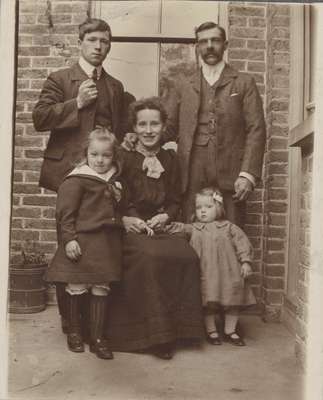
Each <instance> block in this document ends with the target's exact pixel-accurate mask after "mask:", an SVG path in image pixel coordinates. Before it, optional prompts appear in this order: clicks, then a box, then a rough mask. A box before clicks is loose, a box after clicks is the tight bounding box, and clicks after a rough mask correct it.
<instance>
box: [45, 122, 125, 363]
mask: <svg viewBox="0 0 323 400" xmlns="http://www.w3.org/2000/svg"><path fill="white" fill-rule="evenodd" d="M120 166H121V162H120V158H119V149H118V145H117V141H116V138H115V136H114V135H113V134H112V133H110V132H109V131H108V130H107V129H105V128H97V129H95V130H94V131H92V132H91V133H90V135H89V139H88V142H87V144H86V147H85V159H84V161H83V162H82V163H80V164H79V165H78V166H77V167H76V168H75V169H74V170H73V171H72V172H71V173H70V174H69V175H67V177H66V178H65V180H64V181H63V183H62V184H61V186H60V187H59V190H58V195H57V206H56V222H57V235H58V248H57V251H56V253H55V256H54V258H53V260H52V262H51V264H50V266H49V269H48V271H47V273H46V280H47V281H52V282H64V283H66V292H67V297H68V304H67V307H68V319H69V321H68V322H69V332H68V334H67V344H68V348H69V350H71V351H74V352H84V343H83V338H82V335H81V304H82V297H83V296H82V295H83V294H85V293H87V292H88V291H90V293H91V296H90V329H89V331H90V340H91V342H90V351H91V352H93V353H95V354H96V355H97V357H99V358H103V359H112V358H113V354H112V352H111V351H110V349H109V348H108V345H107V341H106V340H105V339H104V338H103V331H104V324H105V319H106V314H107V296H108V293H109V290H110V287H109V285H110V283H111V282H114V281H119V280H120V276H121V260H122V258H121V256H122V254H121V232H122V223H121V218H120V215H119V214H118V203H119V202H120V200H121V191H122V186H121V184H120V182H118V180H117V179H118V176H119V174H120V172H121V167H120Z"/></svg>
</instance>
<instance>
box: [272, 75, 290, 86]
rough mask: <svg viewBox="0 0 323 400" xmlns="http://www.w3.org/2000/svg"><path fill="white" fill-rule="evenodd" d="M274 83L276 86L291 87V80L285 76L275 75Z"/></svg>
mask: <svg viewBox="0 0 323 400" xmlns="http://www.w3.org/2000/svg"><path fill="white" fill-rule="evenodd" d="M273 85H274V86H275V87H276V88H286V89H287V88H289V80H288V79H286V77H285V76H280V75H274V77H273Z"/></svg>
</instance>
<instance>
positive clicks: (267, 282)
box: [264, 277, 284, 289]
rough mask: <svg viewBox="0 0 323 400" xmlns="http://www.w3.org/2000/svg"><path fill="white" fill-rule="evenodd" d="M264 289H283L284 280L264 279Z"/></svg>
mask: <svg viewBox="0 0 323 400" xmlns="http://www.w3.org/2000/svg"><path fill="white" fill-rule="evenodd" d="M264 287H265V288H267V289H284V279H282V278H269V277H265V279H264Z"/></svg>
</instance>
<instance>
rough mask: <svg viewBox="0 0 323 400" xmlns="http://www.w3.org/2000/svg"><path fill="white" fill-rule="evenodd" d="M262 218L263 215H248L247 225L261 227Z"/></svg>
mask: <svg viewBox="0 0 323 400" xmlns="http://www.w3.org/2000/svg"><path fill="white" fill-rule="evenodd" d="M261 223H262V216H261V214H247V216H246V224H248V225H261Z"/></svg>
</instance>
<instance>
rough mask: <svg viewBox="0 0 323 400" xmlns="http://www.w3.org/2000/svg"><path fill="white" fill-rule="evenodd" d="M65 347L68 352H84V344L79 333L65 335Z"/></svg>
mask: <svg viewBox="0 0 323 400" xmlns="http://www.w3.org/2000/svg"><path fill="white" fill-rule="evenodd" d="M67 346H68V348H69V350H71V351H73V352H74V353H83V352H84V343H83V339H82V336H81V335H80V334H79V333H68V334H67Z"/></svg>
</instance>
